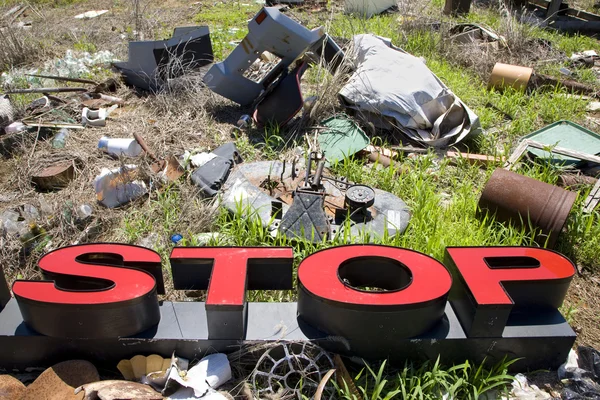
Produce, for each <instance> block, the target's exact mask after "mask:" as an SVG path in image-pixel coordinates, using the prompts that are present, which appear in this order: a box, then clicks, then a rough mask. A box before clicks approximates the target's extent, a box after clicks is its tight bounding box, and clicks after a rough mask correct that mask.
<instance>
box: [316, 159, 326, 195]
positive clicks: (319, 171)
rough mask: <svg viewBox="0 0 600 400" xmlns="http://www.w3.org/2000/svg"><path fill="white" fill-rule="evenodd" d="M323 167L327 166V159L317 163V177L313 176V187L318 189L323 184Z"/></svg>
mask: <svg viewBox="0 0 600 400" xmlns="http://www.w3.org/2000/svg"><path fill="white" fill-rule="evenodd" d="M323 168H325V160H324V159H322V160H321V161H319V163H318V164H317V172H315V177H314V178H313V187H314V188H315V189H317V188H318V187H319V186H321V176H322V175H323Z"/></svg>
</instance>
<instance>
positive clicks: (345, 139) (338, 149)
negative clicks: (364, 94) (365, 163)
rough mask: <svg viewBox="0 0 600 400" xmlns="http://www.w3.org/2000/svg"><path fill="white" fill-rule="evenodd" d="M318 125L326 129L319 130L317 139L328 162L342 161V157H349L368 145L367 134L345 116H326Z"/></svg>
mask: <svg viewBox="0 0 600 400" xmlns="http://www.w3.org/2000/svg"><path fill="white" fill-rule="evenodd" d="M320 125H322V126H324V127H326V128H327V129H325V130H323V131H321V132H319V135H318V136H317V141H318V142H319V149H320V150H321V152H322V153H324V154H325V157H326V158H327V161H328V162H331V163H335V162H338V161H342V160H343V159H344V157H350V156H352V155H353V154H356V153H358V152H359V151H361V150H363V149H365V148H366V147H367V146H368V145H369V138H368V137H367V135H366V134H365V133H364V132H363V130H362V129H360V127H359V126H358V125H357V124H356V122H354V121H353V120H351V119H350V118H347V117H346V116H343V115H340V116H334V117H331V118H328V119H326V120H325V121H322V122H321V124H320Z"/></svg>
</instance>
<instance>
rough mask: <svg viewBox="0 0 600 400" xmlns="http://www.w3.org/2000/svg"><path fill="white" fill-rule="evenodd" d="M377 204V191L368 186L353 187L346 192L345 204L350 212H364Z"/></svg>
mask: <svg viewBox="0 0 600 400" xmlns="http://www.w3.org/2000/svg"><path fill="white" fill-rule="evenodd" d="M374 203H375V191H374V190H373V189H371V188H370V187H369V186H367V185H352V186H350V187H349V188H348V189H347V190H346V201H345V204H346V206H347V207H348V209H349V210H350V211H355V210H364V209H366V208H369V207H371V206H372V205H373V204H374Z"/></svg>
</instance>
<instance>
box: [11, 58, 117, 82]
mask: <svg viewBox="0 0 600 400" xmlns="http://www.w3.org/2000/svg"><path fill="white" fill-rule="evenodd" d="M113 61H117V59H116V58H115V56H114V55H113V54H112V53H111V52H110V51H108V50H103V51H99V52H97V53H91V54H90V53H88V52H79V51H73V50H67V51H66V54H65V57H63V58H56V59H54V60H51V61H47V62H46V63H44V67H43V68H19V69H14V70H11V71H9V72H3V73H2V74H1V75H0V83H2V84H6V85H11V84H16V83H19V84H21V83H22V82H23V81H25V82H27V83H28V84H29V85H30V86H32V87H47V86H48V85H50V86H52V85H54V84H55V83H56V82H54V81H53V80H50V79H47V78H40V77H35V76H27V75H26V74H38V75H58V76H64V77H69V78H78V77H80V76H82V75H84V74H88V73H90V72H92V71H91V70H90V68H93V67H94V66H95V65H98V64H107V63H110V62H113Z"/></svg>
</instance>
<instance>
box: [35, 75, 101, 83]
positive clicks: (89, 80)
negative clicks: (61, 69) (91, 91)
mask: <svg viewBox="0 0 600 400" xmlns="http://www.w3.org/2000/svg"><path fill="white" fill-rule="evenodd" d="M25 75H26V76H35V77H36V78H46V79H54V80H55V81H65V82H77V83H89V84H91V85H98V82H96V81H93V80H91V79H82V78H69V77H67V76H56V75H38V74H25Z"/></svg>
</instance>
